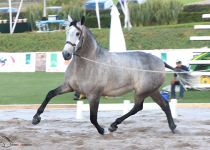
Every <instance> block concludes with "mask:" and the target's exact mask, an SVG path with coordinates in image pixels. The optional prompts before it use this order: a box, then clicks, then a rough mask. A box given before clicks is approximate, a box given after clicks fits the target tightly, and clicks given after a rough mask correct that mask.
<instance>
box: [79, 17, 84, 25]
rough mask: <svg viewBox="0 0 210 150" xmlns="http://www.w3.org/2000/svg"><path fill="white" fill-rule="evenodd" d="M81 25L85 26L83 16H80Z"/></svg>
mask: <svg viewBox="0 0 210 150" xmlns="http://www.w3.org/2000/svg"><path fill="white" fill-rule="evenodd" d="M80 22H81V25H84V24H85V16H82V18H81V21H80Z"/></svg>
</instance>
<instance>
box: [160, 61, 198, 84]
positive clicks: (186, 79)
mask: <svg viewBox="0 0 210 150" xmlns="http://www.w3.org/2000/svg"><path fill="white" fill-rule="evenodd" d="M164 65H165V67H166V68H168V69H171V70H173V71H174V72H175V73H176V74H177V75H178V77H179V80H180V81H181V83H182V84H183V85H189V86H191V85H192V84H193V83H195V82H196V80H197V77H195V76H192V75H191V73H190V72H189V71H186V70H182V69H179V68H173V67H172V66H170V65H169V64H167V63H166V62H164Z"/></svg>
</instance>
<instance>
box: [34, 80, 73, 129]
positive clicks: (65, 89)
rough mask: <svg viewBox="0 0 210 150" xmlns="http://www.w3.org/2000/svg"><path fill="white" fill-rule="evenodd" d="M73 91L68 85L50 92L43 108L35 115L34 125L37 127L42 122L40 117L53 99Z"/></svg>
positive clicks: (43, 103) (42, 105)
mask: <svg viewBox="0 0 210 150" xmlns="http://www.w3.org/2000/svg"><path fill="white" fill-rule="evenodd" d="M72 91H73V90H72V89H71V88H70V87H69V85H68V84H66V83H64V84H62V85H60V86H59V87H57V88H56V89H54V90H51V91H49V92H48V94H47V96H46V97H45V100H44V101H43V102H42V104H41V106H40V107H39V108H38V110H37V113H36V114H35V115H34V117H33V120H32V124H34V125H36V124H38V123H39V122H40V121H41V117H40V115H41V114H42V113H43V112H44V109H45V107H46V106H47V104H48V103H49V101H50V100H51V99H52V98H53V97H55V96H57V95H61V94H64V93H67V92H72Z"/></svg>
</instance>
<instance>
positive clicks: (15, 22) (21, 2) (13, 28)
mask: <svg viewBox="0 0 210 150" xmlns="http://www.w3.org/2000/svg"><path fill="white" fill-rule="evenodd" d="M22 4H23V0H21V1H20V5H19V8H18V12H17V14H16V17H15V21H14V25H13V27H12V32H10V33H11V34H12V33H14V30H15V27H16V24H17V20H18V17H19V14H20V10H21V7H22Z"/></svg>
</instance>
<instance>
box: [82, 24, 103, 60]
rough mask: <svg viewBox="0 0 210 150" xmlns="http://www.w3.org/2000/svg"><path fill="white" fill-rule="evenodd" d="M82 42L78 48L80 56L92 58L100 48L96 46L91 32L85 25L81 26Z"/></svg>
mask: <svg viewBox="0 0 210 150" xmlns="http://www.w3.org/2000/svg"><path fill="white" fill-rule="evenodd" d="M83 28H84V29H83V32H84V43H83V45H82V48H81V50H80V54H79V55H80V56H83V57H87V58H92V59H94V58H95V57H96V55H97V54H98V53H99V51H100V50H101V48H100V47H99V46H98V44H97V42H96V40H95V38H94V36H93V34H92V33H91V31H89V30H88V29H87V28H86V27H83Z"/></svg>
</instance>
